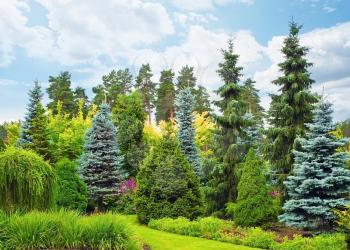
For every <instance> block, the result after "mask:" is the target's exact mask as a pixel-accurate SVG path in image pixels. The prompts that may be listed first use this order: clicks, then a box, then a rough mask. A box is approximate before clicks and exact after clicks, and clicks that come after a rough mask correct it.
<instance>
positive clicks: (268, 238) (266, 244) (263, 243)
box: [242, 227, 277, 249]
mask: <svg viewBox="0 0 350 250" xmlns="http://www.w3.org/2000/svg"><path fill="white" fill-rule="evenodd" d="M275 237H276V235H275V234H274V233H272V232H266V231H263V230H262V229H261V228H258V227H256V228H254V227H253V228H250V229H249V230H248V231H247V233H246V237H244V239H243V240H242V244H243V245H245V246H249V247H257V248H263V249H273V247H274V246H275V245H277V243H276V242H275Z"/></svg>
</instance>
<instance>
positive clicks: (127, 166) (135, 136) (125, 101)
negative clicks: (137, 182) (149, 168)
mask: <svg viewBox="0 0 350 250" xmlns="http://www.w3.org/2000/svg"><path fill="white" fill-rule="evenodd" d="M113 113H114V117H115V121H116V126H117V127H118V141H119V145H120V150H121V152H122V154H123V155H124V164H123V169H124V171H125V172H126V173H127V174H128V175H129V176H133V177H134V176H136V174H137V171H138V168H139V165H140V163H141V161H142V160H143V158H144V154H145V150H146V145H145V143H144V139H143V128H144V124H145V120H146V113H145V111H144V108H143V104H142V96H141V94H140V93H139V92H136V91H135V92H133V93H131V94H129V95H119V96H118V99H117V101H116V103H115V107H114V109H113Z"/></svg>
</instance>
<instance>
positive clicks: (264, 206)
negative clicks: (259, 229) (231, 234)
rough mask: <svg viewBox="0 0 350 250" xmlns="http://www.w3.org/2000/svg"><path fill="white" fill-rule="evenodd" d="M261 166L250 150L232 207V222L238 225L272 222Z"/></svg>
mask: <svg viewBox="0 0 350 250" xmlns="http://www.w3.org/2000/svg"><path fill="white" fill-rule="evenodd" d="M261 166H262V161H261V160H260V159H259V158H258V157H257V156H256V155H255V152H254V150H253V149H250V150H249V152H248V154H247V157H246V160H245V162H244V166H243V172H242V176H241V178H240V180H239V184H238V188H237V191H238V197H237V203H236V204H235V205H234V206H233V214H234V221H235V222H236V223H237V224H238V225H241V226H261V225H263V224H264V223H266V222H268V221H273V220H274V217H275V212H274V210H273V202H272V198H271V196H270V195H269V194H268V190H267V186H266V179H265V176H264V175H263V173H262V171H261ZM228 209H229V210H230V207H228Z"/></svg>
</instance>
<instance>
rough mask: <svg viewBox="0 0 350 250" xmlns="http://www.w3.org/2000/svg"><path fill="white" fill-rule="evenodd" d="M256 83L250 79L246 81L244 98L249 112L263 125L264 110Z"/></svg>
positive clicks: (243, 92)
mask: <svg viewBox="0 0 350 250" xmlns="http://www.w3.org/2000/svg"><path fill="white" fill-rule="evenodd" d="M254 84H255V81H253V80H252V79H250V78H248V79H247V80H245V81H244V85H243V91H242V98H243V100H245V102H246V103H247V108H248V110H247V112H248V113H251V114H252V115H253V116H254V118H255V119H256V121H257V122H258V123H260V124H262V123H263V118H264V108H263V107H262V106H261V105H260V97H259V91H258V90H257V89H256V88H255V86H254Z"/></svg>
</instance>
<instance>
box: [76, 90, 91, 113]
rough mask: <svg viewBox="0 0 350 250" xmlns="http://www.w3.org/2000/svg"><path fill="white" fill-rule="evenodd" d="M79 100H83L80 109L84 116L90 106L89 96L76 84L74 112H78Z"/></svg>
mask: <svg viewBox="0 0 350 250" xmlns="http://www.w3.org/2000/svg"><path fill="white" fill-rule="evenodd" d="M81 101H83V107H82V111H83V114H84V116H86V115H87V113H88V111H89V106H90V101H89V97H88V96H87V95H86V93H85V89H84V88H82V87H79V86H78V87H76V88H75V90H74V103H75V112H74V113H75V114H78V113H79V111H80V105H81Z"/></svg>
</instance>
